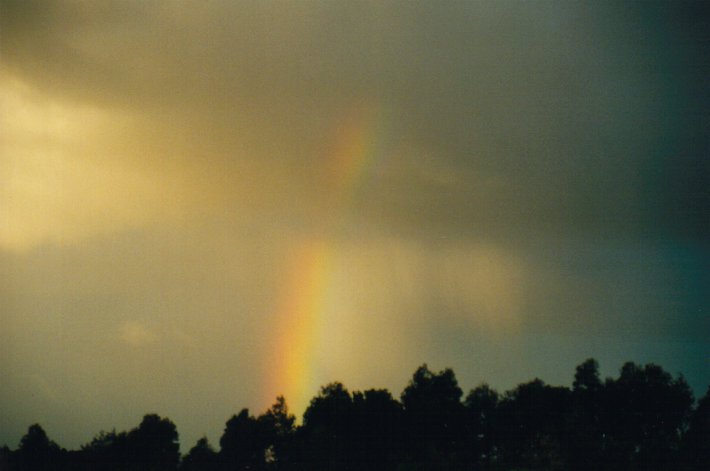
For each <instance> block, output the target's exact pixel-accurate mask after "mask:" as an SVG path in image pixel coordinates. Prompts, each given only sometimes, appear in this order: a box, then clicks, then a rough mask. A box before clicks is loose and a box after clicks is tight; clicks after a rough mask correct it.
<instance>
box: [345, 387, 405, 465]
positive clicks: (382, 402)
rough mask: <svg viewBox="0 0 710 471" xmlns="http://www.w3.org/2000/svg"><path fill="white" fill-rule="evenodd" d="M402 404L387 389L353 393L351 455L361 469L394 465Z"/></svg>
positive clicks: (398, 447) (396, 456) (397, 450)
mask: <svg viewBox="0 0 710 471" xmlns="http://www.w3.org/2000/svg"><path fill="white" fill-rule="evenodd" d="M402 418H403V410H402V405H401V404H400V403H399V402H398V401H397V400H396V399H394V398H393V397H392V394H391V393H390V392H389V391H387V390H386V389H369V390H367V391H364V392H359V391H357V392H355V393H353V423H352V434H351V436H352V441H353V456H354V457H355V460H356V462H357V463H358V464H359V466H360V469H373V470H376V469H393V468H394V464H395V463H396V461H397V459H398V455H399V452H400V448H401V436H402V432H403V427H402V425H403V424H402Z"/></svg>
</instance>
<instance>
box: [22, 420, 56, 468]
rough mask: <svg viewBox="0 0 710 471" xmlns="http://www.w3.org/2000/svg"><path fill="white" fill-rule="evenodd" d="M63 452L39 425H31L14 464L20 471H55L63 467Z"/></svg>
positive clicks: (23, 438)
mask: <svg viewBox="0 0 710 471" xmlns="http://www.w3.org/2000/svg"><path fill="white" fill-rule="evenodd" d="M61 455H62V450H61V449H60V448H59V445H57V444H56V443H54V442H53V441H52V440H50V439H49V437H48V436H47V433H46V432H45V431H44V429H43V428H42V427H41V426H40V425H39V424H34V425H30V427H29V429H28V430H27V433H26V434H25V435H24V436H23V437H22V439H21V440H20V446H19V447H18V449H17V452H16V453H15V457H14V458H15V459H13V460H12V461H13V464H14V466H15V468H16V469H18V470H28V471H29V470H32V471H34V470H38V471H39V470H55V469H59V468H60V467H61V458H62V456H61Z"/></svg>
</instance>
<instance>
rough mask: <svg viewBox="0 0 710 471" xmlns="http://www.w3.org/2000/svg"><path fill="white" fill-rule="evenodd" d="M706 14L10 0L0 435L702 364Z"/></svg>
mask: <svg viewBox="0 0 710 471" xmlns="http://www.w3.org/2000/svg"><path fill="white" fill-rule="evenodd" d="M709 23H710V13H709V11H708V8H707V5H702V4H700V3H688V2H604V1H600V2H577V1H568V0H565V1H535V2H520V1H506V0H501V1H474V0H471V1H456V2H454V1H444V2H426V1H402V2H400V1H385V2H382V1H364V0H358V1H354V2H353V1H343V0H323V1H313V0H298V1H272V0H269V1H258V2H257V1H238V2H228V1H199V2H198V1H194V2H193V1H186V2H160V1H156V2H139V1H127V2H125V1H121V2H118V1H116V2H114V1H105V2H89V1H72V2H51V3H47V2H34V1H14V0H0V142H1V144H0V323H1V324H2V328H1V329H0V377H2V378H3V379H2V381H0V445H2V444H7V445H8V446H10V447H11V448H14V447H16V446H17V444H18V442H19V440H20V437H21V436H22V435H23V434H24V433H25V432H26V430H27V427H28V426H29V425H30V424H33V423H36V422H39V423H40V424H41V425H42V426H43V427H44V428H45V430H47V433H48V434H49V436H50V438H52V439H53V440H55V441H56V442H58V443H59V444H60V445H61V446H64V447H67V448H77V447H79V446H80V445H81V444H84V443H87V442H89V441H90V440H91V439H92V437H93V436H95V435H96V434H97V433H98V432H99V431H101V430H111V429H114V428H115V429H117V430H119V431H120V430H127V429H130V428H132V427H135V426H137V425H138V424H139V423H140V420H141V418H142V416H143V415H144V414H146V413H152V412H154V413H158V414H161V415H163V416H167V417H169V418H170V419H171V420H173V421H174V422H175V423H176V425H177V427H178V431H179V432H180V436H181V449H182V451H183V452H186V451H187V450H189V448H190V447H191V446H192V445H193V444H194V443H195V441H196V440H197V439H198V438H200V437H201V436H203V435H206V436H207V437H209V439H210V441H211V442H212V443H213V444H215V445H216V444H218V441H219V437H220V435H221V433H222V431H223V429H224V424H225V422H226V420H227V419H228V418H229V417H230V416H231V415H232V414H234V413H236V412H238V411H239V410H241V409H242V408H243V407H248V408H249V409H250V411H251V412H252V413H254V414H259V413H262V412H264V411H265V410H266V409H267V408H268V407H269V406H270V405H271V404H272V403H273V402H274V400H275V398H276V396H277V395H279V394H284V395H285V396H286V401H287V403H288V404H289V406H290V407H291V410H292V411H293V412H295V413H296V414H298V415H300V414H302V412H303V410H304V408H305V407H306V406H307V403H308V400H309V399H310V398H311V397H313V396H314V395H315V394H316V393H317V392H318V389H319V387H320V386H322V385H324V384H326V383H328V382H331V381H342V382H343V383H344V384H345V386H346V387H348V388H349V389H351V390H363V389H368V388H373V387H378V388H388V389H389V390H390V391H391V392H392V393H393V394H394V395H395V396H396V397H397V396H398V395H399V394H400V392H401V391H402V389H403V388H404V387H405V386H406V384H407V381H408V380H409V378H411V375H412V373H413V372H414V370H415V369H416V368H417V367H418V366H419V365H421V364H422V363H427V364H428V365H429V366H430V367H431V368H432V369H433V370H435V371H436V370H439V369H442V368H445V367H451V368H453V369H454V371H455V373H456V374H457V378H458V380H459V383H460V385H461V386H462V388H463V389H464V391H468V390H470V389H472V388H474V387H475V386H477V385H478V384H479V383H481V382H484V381H485V382H487V383H489V384H490V385H491V386H492V387H494V388H496V389H498V390H499V391H505V390H508V389H511V388H513V387H514V386H515V385H517V384H519V383H521V382H524V381H528V380H531V379H533V378H535V377H539V378H542V379H543V380H545V381H546V382H548V383H550V384H555V385H567V386H570V385H571V383H572V379H573V375H574V368H575V366H576V365H578V364H580V363H582V362H583V361H584V360H585V359H587V358H589V357H594V358H596V359H597V360H598V361H599V362H600V364H601V372H602V375H603V376H616V375H617V373H618V370H619V368H620V367H621V365H622V364H623V363H624V362H626V361H634V362H637V363H641V364H645V363H649V362H653V363H657V364H660V365H661V366H663V367H664V368H665V369H666V370H668V371H669V372H671V373H672V374H673V375H677V374H681V373H682V374H683V375H684V376H685V378H686V379H687V381H688V382H689V384H690V385H691V387H692V388H693V389H694V391H695V393H696V396H699V395H702V394H703V393H704V392H705V391H706V390H707V387H708V384H709V378H710V289H708V288H709V287H710V279H709V278H710V276H709V275H710V271H709V269H710V159H709V157H710V111H709V110H710V83H709V80H710V79H709V77H710V61H709V59H708V58H710V24H709Z"/></svg>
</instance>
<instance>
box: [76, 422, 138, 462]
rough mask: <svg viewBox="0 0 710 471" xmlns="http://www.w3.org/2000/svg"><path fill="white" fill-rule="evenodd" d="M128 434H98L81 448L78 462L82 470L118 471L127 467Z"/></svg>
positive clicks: (114, 432)
mask: <svg viewBox="0 0 710 471" xmlns="http://www.w3.org/2000/svg"><path fill="white" fill-rule="evenodd" d="M128 446H129V445H128V434H127V433H126V432H121V433H116V431H115V430H113V431H111V432H100V433H99V434H98V435H97V436H95V437H94V438H93V439H92V440H91V442H89V443H88V444H86V445H84V446H82V448H81V451H82V453H81V457H80V462H81V465H82V467H83V469H87V470H97V471H118V470H123V469H126V468H127V466H128V459H129V452H128Z"/></svg>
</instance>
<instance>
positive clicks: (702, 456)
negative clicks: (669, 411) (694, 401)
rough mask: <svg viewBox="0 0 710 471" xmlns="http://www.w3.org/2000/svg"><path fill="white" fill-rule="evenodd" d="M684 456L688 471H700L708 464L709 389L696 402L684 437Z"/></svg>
mask: <svg viewBox="0 0 710 471" xmlns="http://www.w3.org/2000/svg"><path fill="white" fill-rule="evenodd" d="M684 455H685V462H686V463H687V465H688V469H690V470H693V471H700V470H704V469H706V468H707V466H708V463H710V387H708V390H707V392H706V393H705V396H703V397H702V398H701V399H700V400H699V401H698V406H697V407H696V408H695V411H694V412H693V415H692V417H691V419H690V425H689V427H688V431H687V432H686V434H685V437H684Z"/></svg>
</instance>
